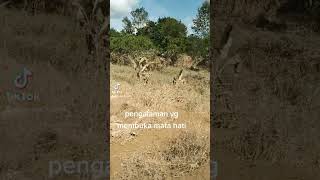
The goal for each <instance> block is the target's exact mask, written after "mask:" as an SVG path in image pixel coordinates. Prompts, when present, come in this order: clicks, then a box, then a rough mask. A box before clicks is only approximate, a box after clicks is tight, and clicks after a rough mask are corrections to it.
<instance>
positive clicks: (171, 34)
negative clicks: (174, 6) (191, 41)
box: [150, 17, 187, 53]
mask: <svg viewBox="0 0 320 180" xmlns="http://www.w3.org/2000/svg"><path fill="white" fill-rule="evenodd" d="M151 32H152V34H151V37H150V38H151V39H152V40H153V42H154V43H155V44H156V45H157V46H158V47H159V48H160V50H162V51H164V52H166V51H170V52H174V53H179V52H183V51H184V47H185V46H184V42H185V38H186V36H187V27H186V26H185V25H184V24H183V23H182V22H181V21H178V20H176V19H174V18H171V17H165V18H159V19H158V22H157V24H156V26H155V27H154V29H153V30H152V31H151Z"/></svg>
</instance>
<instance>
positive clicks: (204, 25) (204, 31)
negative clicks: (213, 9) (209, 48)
mask: <svg viewBox="0 0 320 180" xmlns="http://www.w3.org/2000/svg"><path fill="white" fill-rule="evenodd" d="M192 29H193V30H194V32H195V33H196V34H197V35H198V36H202V37H206V36H208V35H209V31H210V3H209V2H208V1H205V2H203V4H202V5H201V7H200V8H198V14H197V16H196V18H195V19H193V26H192Z"/></svg>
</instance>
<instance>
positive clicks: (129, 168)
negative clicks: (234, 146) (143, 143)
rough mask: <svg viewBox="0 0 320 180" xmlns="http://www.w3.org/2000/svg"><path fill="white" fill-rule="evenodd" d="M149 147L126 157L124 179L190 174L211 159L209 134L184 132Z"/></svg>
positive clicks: (121, 176)
mask: <svg viewBox="0 0 320 180" xmlns="http://www.w3.org/2000/svg"><path fill="white" fill-rule="evenodd" d="M153 146H156V148H148V149H147V150H146V151H144V152H136V153H133V154H131V155H130V157H128V158H124V159H123V160H122V169H121V172H122V173H120V174H119V178H120V179H126V180H131V179H155V180H163V179H168V178H172V177H183V176H186V175H188V174H190V173H192V172H193V171H195V170H197V169H198V168H200V167H202V166H204V165H206V163H207V162H208V160H209V144H208V136H207V135H199V134H198V133H195V132H190V131H188V132H182V133H180V134H179V135H178V136H177V137H175V138H173V139H170V140H169V141H168V142H167V143H166V144H165V145H164V147H159V146H158V145H153Z"/></svg>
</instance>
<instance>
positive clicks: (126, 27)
mask: <svg viewBox="0 0 320 180" xmlns="http://www.w3.org/2000/svg"><path fill="white" fill-rule="evenodd" d="M122 23H123V24H124V26H123V32H124V33H127V34H133V32H134V28H133V25H132V22H131V21H130V19H129V18H128V17H124V18H123V19H122Z"/></svg>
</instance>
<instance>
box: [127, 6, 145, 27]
mask: <svg viewBox="0 0 320 180" xmlns="http://www.w3.org/2000/svg"><path fill="white" fill-rule="evenodd" d="M130 14H131V16H132V25H133V27H134V28H135V30H138V29H141V28H143V27H144V26H145V25H146V24H147V22H148V21H149V20H148V16H149V14H148V12H147V11H146V10H145V9H144V7H141V8H137V9H135V10H134V11H131V13H130Z"/></svg>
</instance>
